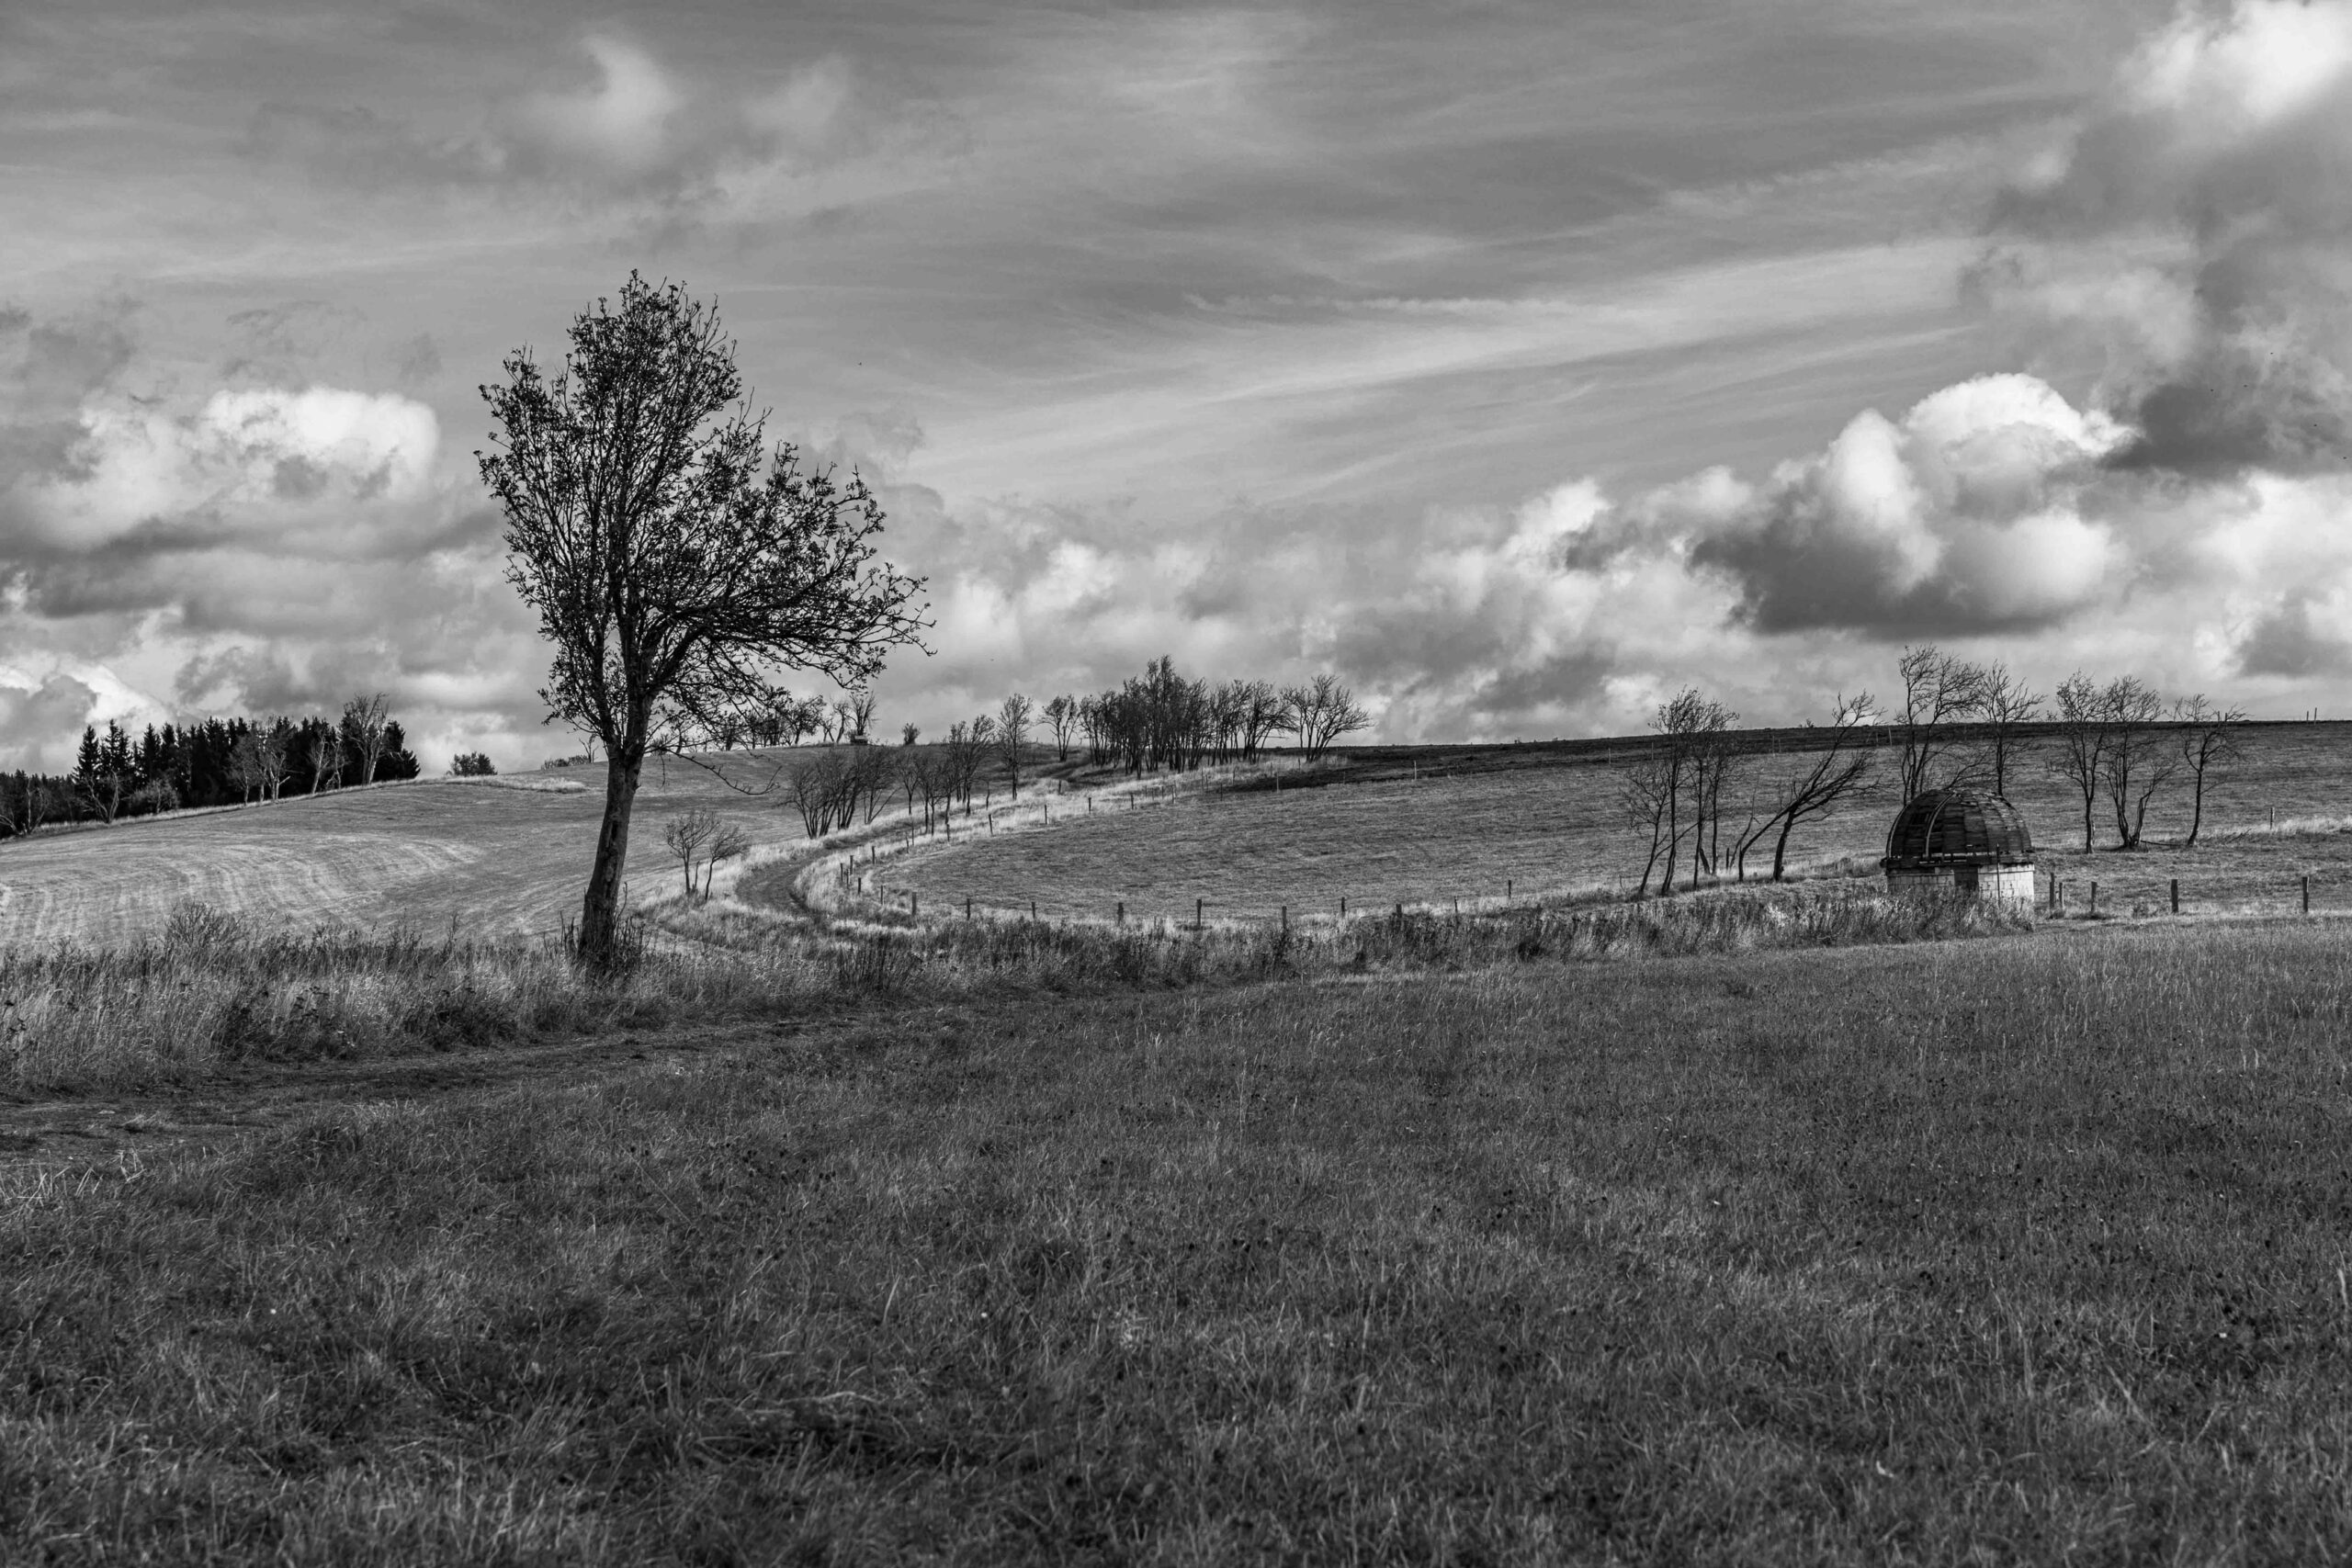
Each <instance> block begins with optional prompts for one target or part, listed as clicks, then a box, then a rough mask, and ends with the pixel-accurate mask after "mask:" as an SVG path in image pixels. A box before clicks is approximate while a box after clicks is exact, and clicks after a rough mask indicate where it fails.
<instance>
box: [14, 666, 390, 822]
mask: <svg viewBox="0 0 2352 1568" xmlns="http://www.w3.org/2000/svg"><path fill="white" fill-rule="evenodd" d="M418 772H419V768H418V765H417V761H416V758H415V757H414V756H413V755H412V754H411V753H410V751H409V749H408V737H407V736H406V735H405V734H404V733H402V731H401V726H400V722H399V721H398V720H397V719H394V718H393V717H391V716H390V713H389V712H388V710H387V705H386V702H385V699H384V698H383V697H382V696H381V695H379V694H370V695H366V696H359V697H354V698H353V699H352V700H351V701H350V702H348V703H346V704H345V705H344V711H343V714H342V716H340V717H339V718H335V719H327V718H319V717H311V718H300V719H297V718H292V717H288V716H275V717H247V718H229V719H220V718H207V719H205V720H203V721H202V722H200V723H196V724H188V725H173V724H165V725H162V726H160V727H159V726H155V725H149V726H148V727H147V728H146V729H145V731H144V732H143V733H141V734H140V735H138V736H136V737H134V736H133V735H132V734H131V732H130V731H129V730H127V729H125V728H122V726H121V725H120V724H119V723H116V722H115V721H113V720H111V719H110V720H108V721H107V726H106V728H105V729H103V730H100V729H99V728H97V727H96V726H95V725H92V726H88V727H85V728H84V729H83V731H82V744H81V747H80V748H79V750H77V751H76V752H75V755H74V771H73V772H72V773H63V774H52V773H23V772H19V773H13V774H10V773H0V838H21V837H23V836H25V835H27V834H28V833H32V832H34V831H37V830H38V829H41V828H44V827H53V826H57V825H60V824H63V823H70V822H100V823H113V822H116V821H119V820H120V819H122V818H126V817H146V816H152V815H153V814H154V813H156V812H159V811H176V810H179V809H181V808H182V807H198V806H230V805H235V804H238V803H240V802H244V801H254V800H277V799H278V798H280V797H282V796H284V795H316V794H319V793H321V792H322V791H325V790H332V789H344V788H347V787H350V786H352V785H355V784H374V783H379V782H381V781H384V780H388V779H410V778H414V777H416V776H417V773H418Z"/></svg>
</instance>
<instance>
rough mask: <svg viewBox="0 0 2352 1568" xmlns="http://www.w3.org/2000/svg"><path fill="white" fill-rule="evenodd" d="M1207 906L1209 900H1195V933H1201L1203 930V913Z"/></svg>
mask: <svg viewBox="0 0 2352 1568" xmlns="http://www.w3.org/2000/svg"><path fill="white" fill-rule="evenodd" d="M1207 905H1208V900H1207V899H1205V898H1195V899H1193V930H1194V931H1200V930H1202V929H1203V927H1202V924H1201V911H1202V910H1203V909H1204V908H1206V907H1207Z"/></svg>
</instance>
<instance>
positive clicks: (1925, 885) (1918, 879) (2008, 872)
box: [1886, 865, 2035, 909]
mask: <svg viewBox="0 0 2352 1568" xmlns="http://www.w3.org/2000/svg"><path fill="white" fill-rule="evenodd" d="M1967 871H1973V872H1974V873H1975V878H1974V880H1975V883H1976V887H1975V895H1976V897H1979V898H1995V899H1998V900H2000V901H2001V902H2002V903H2005V904H2016V905H2018V906H2021V907H2022V908H2028V909H2030V908H2033V907H2034V896H2035V895H2034V882H2033V867H2031V866H2030V865H1982V866H1967V867H1962V866H1945V867H1939V868H1938V869H1936V870H1934V871H1903V870H1898V869H1896V868H1894V867H1893V866H1889V867H1888V868H1887V873H1886V887H1887V891H1888V892H1890V893H1895V894H1905V893H1928V894H1937V895H1940V896H1942V897H1953V896H1956V895H1958V894H1960V893H1962V891H1963V890H1964V885H1965V883H1966V881H1967V880H1968V879H1967V878H1966V877H1965V876H1964V875H1963V873H1964V872H1967Z"/></svg>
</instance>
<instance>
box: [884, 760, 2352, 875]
mask: <svg viewBox="0 0 2352 1568" xmlns="http://www.w3.org/2000/svg"><path fill="white" fill-rule="evenodd" d="M1613 762H1614V759H1613V758H1611V755H1610V754H1609V753H1608V752H1607V751H1606V750H1602V749H1600V748H1597V747H1595V746H1591V745H1582V746H1577V747H1573V748H1560V749H1557V750H1555V749H1552V748H1546V747H1523V748H1487V749H1474V750H1453V751H1449V750H1441V749H1428V750H1419V751H1401V750H1400V751H1380V750H1367V751H1365V752H1363V753H1360V754H1357V755H1355V756H1353V757H1350V758H1347V759H1345V761H1344V762H1343V765H1341V766H1340V767H1339V768H1336V769H1333V770H1331V771H1329V772H1328V773H1322V774H1319V775H1318V774H1306V775H1289V776H1288V777H1287V779H1286V782H1285V783H1284V784H1283V786H1282V788H1281V789H1280V790H1279V791H1277V790H1274V789H1271V788H1267V787H1263V782H1262V781H1258V782H1257V786H1256V787H1251V788H1249V789H1247V790H1236V789H1230V788H1207V789H1203V788H1197V787H1192V788H1187V787H1182V786H1174V787H1170V788H1168V789H1165V790H1162V789H1157V788H1154V787H1152V786H1149V785H1147V786H1143V787H1141V788H1139V789H1136V790H1132V791H1121V792H1116V794H1117V795H1119V796H1121V797H1120V798H1111V799H1104V800H1102V801H1099V802H1098V803H1097V806H1096V808H1095V809H1094V810H1093V811H1092V812H1091V814H1087V813H1086V812H1085V811H1084V808H1083V807H1082V806H1072V807H1069V808H1067V809H1065V808H1064V807H1060V806H1057V807H1056V817H1055V825H1054V827H1053V828H1052V830H1051V831H1046V832H1041V831H1035V830H1030V829H1034V827H1035V814H1034V813H1032V814H1030V816H1029V818H1028V820H1029V823H1030V829H1024V830H1022V831H1000V832H999V833H998V834H997V835H995V836H993V837H989V836H988V835H986V834H984V833H978V832H972V831H970V830H969V825H967V828H966V829H965V830H964V832H963V836H961V837H959V839H958V840H957V841H956V844H954V845H953V846H952V847H950V846H948V845H946V844H944V842H941V841H939V840H932V841H930V842H928V843H926V844H924V845H922V846H921V847H919V848H916V849H914V850H912V851H911V852H907V853H904V854H900V855H898V856H894V857H891V858H889V859H888V860H886V861H885V862H883V863H882V864H881V865H880V866H879V867H878V868H877V871H876V876H875V879H874V886H876V889H877V890H878V891H879V892H880V893H881V895H882V896H883V897H884V898H885V900H886V901H888V899H889V898H892V897H896V898H899V899H903V897H904V896H905V895H906V894H908V893H912V894H914V895H915V896H916V897H917V898H918V900H919V901H920V904H921V905H922V906H924V907H929V908H938V909H947V908H955V909H959V910H960V909H961V908H962V907H963V904H964V901H965V900H966V899H967V898H968V899H971V900H973V901H974V903H975V906H976V907H977V908H996V909H1013V910H1026V909H1027V908H1028V907H1029V905H1030V903H1031V902H1032V901H1035V904H1036V906H1037V908H1038V911H1039V913H1040V914H1043V915H1051V916H1055V917H1058V918H1083V919H1108V918H1110V917H1111V915H1112V914H1113V913H1114V909H1115V908H1116V906H1117V905H1118V904H1120V903H1122V902H1124V903H1125V906H1126V909H1127V913H1128V915H1129V916H1130V917H1131V918H1138V917H1141V918H1158V917H1182V918H1187V919H1189V918H1190V916H1191V915H1192V912H1193V900H1194V899H1196V898H1204V899H1206V900H1207V903H1208V908H1209V909H1210V911H1211V912H1212V913H1213V914H1215V915H1221V916H1226V917H1250V918H1265V917H1271V916H1273V915H1274V914H1276V912H1277V911H1278V910H1279V909H1280V908H1282V907H1283V906H1284V905H1288V906H1289V907H1290V908H1291V911H1292V914H1293V915H1294V917H1296V916H1298V915H1301V914H1303V913H1316V914H1329V913H1333V912H1336V910H1337V908H1338V905H1339V901H1340V899H1341V898H1342V897H1344V898H1346V899H1348V900H1349V902H1350V905H1351V908H1358V909H1361V908H1387V907H1389V906H1391V905H1393V904H1395V903H1397V902H1398V901H1402V902H1404V903H1406V904H1408V905H1412V904H1416V903H1420V904H1430V905H1434V906H1437V907H1440V908H1444V907H1448V906H1450V902H1451V900H1453V899H1455V898H1461V899H1464V900H1465V901H1468V900H1477V899H1492V900H1497V901H1499V900H1501V899H1502V898H1503V897H1504V896H1505V893H1506V890H1507V889H1508V891H1509V892H1510V894H1511V895H1512V896H1514V897H1520V898H1527V897H1554V898H1557V897H1565V896H1570V895H1589V894H1590V893H1592V892H1594V891H1596V890H1598V891H1602V892H1606V891H1610V890H1612V889H1615V888H1620V887H1630V886H1632V883H1633V879H1634V876H1635V875H1637V874H1639V873H1640V870H1641V860H1640V854H1639V849H1638V846H1637V845H1636V844H1635V842H1634V840H1633V838H1632V836H1631V835H1630V834H1629V833H1627V832H1626V831H1625V830H1624V829H1623V827H1622V826H1621V825H1620V822H1619V817H1618V808H1617V806H1616V801H1615V788H1616V776H1617V775H1616V773H1615V770H1614V766H1613ZM1779 765H1780V764H1779V762H1778V761H1776V760H1774V759H1769V758H1767V759H1761V760H1758V761H1757V762H1756V763H1755V764H1753V766H1754V767H1755V769H1756V770H1757V771H1758V773H1770V772H1771V771H1772V770H1774V769H1775V768H1777V767H1778V766H1779ZM1318 785H1319V787H1310V786H1318ZM2010 795H2011V797H2012V798H2013V799H2014V800H2015V801H2016V803H2017V804H2018V807H2020V809H2021V810H2023V811H2024V813H2025V814H2026V817H2027V820H2028V823H2029V825H2030V829H2031V830H2032V833H2033V836H2034V841H2035V844H2036V846H2037V848H2038V849H2039V850H2040V851H2041V860H2042V863H2043V865H2044V866H2045V868H2046V869H2047V871H2048V872H2049V873H2051V874H2055V875H2057V876H2060V877H2063V878H2064V879H2065V880H2066V881H2067V882H2068V883H2069V884H2070V885H2073V886H2077V887H2078V892H2077V896H2076V902H2077V903H2086V900H2087V897H2088V889H2089V884H2090V882H2091V881H2092V880H2094V879H2096V880H2098V882H2099V883H2100V884H2101V897H2102V900H2103V903H2104V904H2106V905H2107V906H2109V907H2110V908H2117V909H2121V910H2124V911H2127V912H2128V910H2129V909H2130V908H2131V906H2132V904H2133V903H2135V902H2136V903H2138V904H2140V905H2142V906H2143V907H2146V908H2153V907H2154V905H2155V904H2156V903H2157V902H2159V901H2164V902H2165V905H2166V907H2168V897H2169V887H2168V884H2169V883H2170V881H2171V880H2173V879H2175V878H2177V879H2179V880H2180V881H2181V882H2182V884H2183V897H2184V900H2185V908H2192V909H2196V908H2202V909H2205V910H2209V911H2210V910H2212V909H2215V908H2233V909H2237V908H2266V907H2267V908H2277V909H2282V910H2283V909H2286V908H2290V907H2292V906H2294V905H2295V904H2296V902H2297V900H2298V899H2299V898H2300V887H2301V882H2300V879H2301V877H2302V876H2304V875H2312V876H2313V877H2314V887H2313V894H2312V897H2313V900H2314V904H2315V906H2316V907H2320V908H2352V834H2347V833H2346V832H2343V831H2339V830H2338V829H2340V828H2342V827H2344V826H2345V825H2346V822H2347V821H2352V818H2347V814H2352V727H2346V726H2343V725H2335V724H2308V725H2306V724H2295V725H2286V724H2281V725H2264V726H2258V727H2255V728H2253V729H2252V731H2251V732H2250V734H2249V736H2248V738H2247V745H2246V756H2245V760H2244V761H2241V762H2238V763H2235V764H2233V765H2232V766H2231V767H2229V768H2228V769H2227V770H2226V771H2224V772H2221V773H2217V774H2216V775H2215V776H2214V777H2213V778H2212V779H2211V781H2210V782H2209V787H2208V791H2207V799H2206V818H2205V820H2206V832H2207V834H2209V835H2211V834H2213V832H2214V829H2217V828H2220V829H2229V828H2236V829H2253V828H2257V827H2259V828H2264V829H2267V825H2268V823H2269V821H2270V819H2271V816H2272V814H2273V813H2274V812H2275V813H2276V814H2277V816H2278V818H2279V819H2280V820H2281V822H2282V823H2285V824H2288V825H2289V826H2290V827H2292V826H2293V825H2294V824H2295V822H2296V821H2297V819H2309V818H2315V817H2317V818H2327V821H2326V822H2325V823H2324V824H2322V825H2321V826H2320V828H2319V829H2318V830H2314V831H2303V832H2294V831H2290V832H2288V833H2284V834H2279V835H2271V834H2269V833H2267V831H2265V832H2262V833H2241V835H2240V836H2238V837H2236V838H2234V839H2227V840H2224V839H2222V838H2219V837H2216V838H2215V840H2214V841H2213V842H2211V843H2205V842H2201V841H2200V844H2199V848H2198V850H2196V851H2195V852H2177V851H2175V850H2173V849H2171V848H2169V847H2167V846H2165V845H2164V844H2161V843H2158V842H2157V840H2165V839H2168V838H2170V837H2172V836H2175V835H2177V834H2185V833H2186V831H2187V829H2188V795H2187V790H2186V785H2185V784H2184V785H2182V786H2180V787H2179V788H2177V789H2176V790H2174V791H2173V792H2171V794H2169V795H2164V796H2159V797H2158V801H2157V804H2156V805H2155V807H2153V808H2152V809H2151V812H2150V817H2149V839H2150V842H2151V848H2150V849H2149V850H2148V851H2147V852H2140V853H2134V854H2131V855H2118V854H2114V853H2112V852H2105V851H2097V852H2093V853H2092V854H2090V855H2087V856H2086V855H2084V854H2082V853H2081V852H2080V848H2079V847H2080V844H2081V808H2080V805H2079V802H2078V801H2075V800H2073V799H2071V798H2069V797H2068V795H2066V794H2065V793H2064V785H2063V784H2060V783H2059V781H2057V780H2055V779H2053V778H2052V777H2051V776H2050V775H2049V774H2048V773H2046V772H2044V771H2043V770H2042V769H2041V768H2040V767H2039V766H2037V765H2034V764H2031V763H2029V764H2028V765H2027V766H2025V767H2024V768H2023V769H2021V770H2020V771H2019V772H2018V774H2017V775H2016V779H2015V782H2014V783H2013V784H2011V786H2010ZM1893 814H1894V800H1893V799H1892V797H1891V796H1890V795H1887V794H1886V793H1885V792H1883V791H1881V792H1880V793H1878V794H1876V795H1872V796H1871V797H1869V798H1867V799H1863V800H1860V801H1858V802H1856V803H1855V804H1853V805H1852V806H1850V807H1847V808H1845V809H1843V810H1841V811H1839V812H1838V813H1837V814H1836V815H1834V816H1832V817H1830V818H1826V819H1825V820H1823V821H1820V822H1815V823H1810V824H1808V825H1807V826H1806V828H1805V829H1804V830H1803V832H1802V833H1801V834H1800V835H1799V837H1798V839H1797V840H1795V841H1794V844H1793V845H1792V850H1793V852H1795V854H1796V855H1797V856H1798V858H1799V859H1801V860H1803V861H1805V862H1809V863H1816V864H1817V863H1825V862H1826V863H1838V862H1841V861H1846V860H1848V859H1849V857H1850V858H1852V859H1854V860H1857V861H1868V862H1871V863H1874V862H1875V860H1876V857H1877V856H1878V854H1879V853H1880V852H1881V851H1882V849H1883V841H1884V838H1885V831H1886V825H1887V822H1888V821H1889V820H1890V819H1891V818H1892V817H1893ZM2112 839H2113V832H2112V826H2111V823H2109V822H2108V821H2104V820H2102V821H2101V823H2100V824H2099V826H2098V841H2099V842H2100V843H2101V844H2105V843H2108V842H2110V841H2111V840H2112ZM1762 868H1763V869H1764V870H1765V871H1767V872H1769V870H1770V856H1769V854H1768V855H1766V856H1765V857H1763V859H1762Z"/></svg>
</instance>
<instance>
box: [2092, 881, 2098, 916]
mask: <svg viewBox="0 0 2352 1568" xmlns="http://www.w3.org/2000/svg"><path fill="white" fill-rule="evenodd" d="M2091 913H2092V914H2093V915H2097V914H2098V881H2097V880H2096V879H2094V880H2093V881H2092V883H2091Z"/></svg>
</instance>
